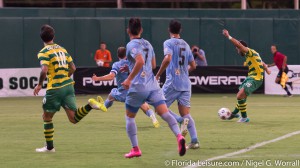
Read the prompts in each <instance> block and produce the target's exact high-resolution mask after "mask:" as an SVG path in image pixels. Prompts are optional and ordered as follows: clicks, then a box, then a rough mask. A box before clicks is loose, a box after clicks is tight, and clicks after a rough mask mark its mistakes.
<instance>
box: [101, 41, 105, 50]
mask: <svg viewBox="0 0 300 168" xmlns="http://www.w3.org/2000/svg"><path fill="white" fill-rule="evenodd" d="M100 49H101V50H105V49H106V43H105V42H104V41H101V42H100Z"/></svg>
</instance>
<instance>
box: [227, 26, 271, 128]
mask: <svg viewBox="0 0 300 168" xmlns="http://www.w3.org/2000/svg"><path fill="white" fill-rule="evenodd" d="M223 35H224V36H225V37H226V38H228V40H229V41H231V42H232V43H233V45H234V46H235V47H236V49H237V52H238V54H240V55H241V56H242V57H245V58H246V65H247V66H248V68H249V70H248V76H247V78H246V79H245V80H244V81H243V83H242V84H241V86H240V87H239V92H238V93H237V104H236V107H235V109H234V110H233V112H232V114H231V116H230V117H229V120H231V119H233V118H239V117H240V116H239V115H238V112H241V115H242V117H241V118H240V119H239V120H238V122H241V123H247V122H249V121H250V119H249V118H248V117H247V103H246V101H247V97H248V96H250V94H251V93H253V92H254V91H255V90H256V89H258V88H259V87H260V86H261V85H262V83H263V78H264V71H266V72H267V74H270V73H271V72H270V71H269V70H268V67H267V65H266V64H265V63H264V62H263V61H262V59H261V58H260V56H259V53H258V52H256V51H255V50H253V49H250V48H248V45H247V43H246V42H245V41H242V40H240V41H238V40H236V39H235V38H233V37H231V36H230V35H229V32H228V31H227V30H226V29H224V30H223Z"/></svg>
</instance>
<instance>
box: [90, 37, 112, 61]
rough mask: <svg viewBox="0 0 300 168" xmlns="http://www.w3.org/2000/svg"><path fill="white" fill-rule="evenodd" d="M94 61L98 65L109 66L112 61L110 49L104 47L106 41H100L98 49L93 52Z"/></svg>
mask: <svg viewBox="0 0 300 168" xmlns="http://www.w3.org/2000/svg"><path fill="white" fill-rule="evenodd" d="M94 59H95V61H96V64H97V65H98V66H100V67H110V63H111V62H112V58H111V54H110V51H109V50H107V49H106V43H105V42H101V43H100V49H98V50H97V51H96V53H95V58H94Z"/></svg>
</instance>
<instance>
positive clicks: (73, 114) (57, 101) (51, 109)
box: [34, 25, 107, 152]
mask: <svg viewBox="0 0 300 168" xmlns="http://www.w3.org/2000/svg"><path fill="white" fill-rule="evenodd" d="M40 36H41V39H42V40H43V42H44V45H45V47H44V48H43V49H42V50H41V51H40V52H39V53H38V59H39V61H40V64H41V69H42V71H41V73H40V79H39V83H38V85H37V86H36V87H35V88H34V95H35V96H36V95H38V93H39V91H40V90H41V88H42V85H43V82H44V80H45V79H46V76H47V78H48V84H47V92H46V95H45V97H44V99H43V110H44V114H43V120H44V134H45V139H46V146H44V147H42V148H37V149H36V152H55V149H54V145H53V134H54V126H53V123H52V118H53V116H54V114H55V113H56V112H57V111H59V110H60V107H61V106H62V107H63V108H64V109H65V111H66V113H67V116H68V118H69V120H70V122H71V123H73V124H76V123H78V122H79V121H80V120H81V119H82V118H84V117H85V116H86V115H87V114H88V113H89V112H90V111H91V110H92V109H97V110H99V109H100V110H102V111H107V109H106V107H105V106H104V104H101V103H99V102H97V101H96V100H95V99H89V100H88V104H87V105H85V106H81V107H79V108H77V105H76V100H75V94H74V87H73V85H74V81H73V80H72V79H71V78H70V76H72V74H73V73H74V72H75V69H76V67H75V65H74V63H73V60H72V57H71V56H70V54H69V53H68V52H67V50H66V49H65V48H63V47H61V46H60V45H58V44H55V43H54V42H53V39H54V29H53V28H52V27H51V26H49V25H43V26H42V28H41V32H40Z"/></svg>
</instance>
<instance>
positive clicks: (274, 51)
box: [271, 44, 277, 54]
mask: <svg viewBox="0 0 300 168" xmlns="http://www.w3.org/2000/svg"><path fill="white" fill-rule="evenodd" d="M271 52H272V54H275V53H276V52H277V46H276V45H275V44H273V45H271Z"/></svg>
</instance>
